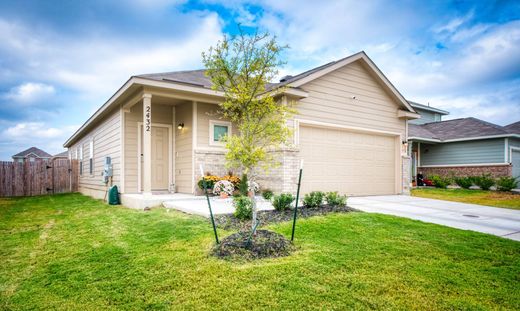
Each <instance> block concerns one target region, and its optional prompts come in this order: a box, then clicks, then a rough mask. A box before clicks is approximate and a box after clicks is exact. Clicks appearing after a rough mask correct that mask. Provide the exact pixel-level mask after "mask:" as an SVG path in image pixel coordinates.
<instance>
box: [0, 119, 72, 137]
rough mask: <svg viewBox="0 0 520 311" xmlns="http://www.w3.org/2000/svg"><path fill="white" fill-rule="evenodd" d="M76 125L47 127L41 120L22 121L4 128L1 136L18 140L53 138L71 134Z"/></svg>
mask: <svg viewBox="0 0 520 311" xmlns="http://www.w3.org/2000/svg"><path fill="white" fill-rule="evenodd" d="M76 128H77V127H76V126H65V127H63V128H55V127H49V126H48V125H47V124H45V123H43V122H22V123H18V124H16V125H14V126H11V127H8V128H6V129H5V130H4V131H3V133H2V136H3V137H5V138H7V139H11V140H18V141H29V140H36V141H37V140H40V139H44V140H46V139H55V138H62V137H64V136H67V135H70V134H72V132H73V131H74V129H76Z"/></svg>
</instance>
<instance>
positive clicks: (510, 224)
mask: <svg viewBox="0 0 520 311" xmlns="http://www.w3.org/2000/svg"><path fill="white" fill-rule="evenodd" d="M519 199H520V196H519ZM348 205H349V206H351V207H353V208H356V209H359V210H361V211H364V212H369V213H381V214H388V215H395V216H400V217H406V218H411V219H417V220H421V221H424V222H430V223H434V224H439V225H444V226H448V227H453V228H458V229H463V230H473V231H478V232H483V233H489V234H493V235H497V236H500V237H504V238H508V239H512V240H516V241H520V210H511V209H505V208H497V207H489V206H482V205H476V204H466V203H458V202H449V201H442V200H433V199H426V198H418V197H412V196H404V195H388V196H370V197H351V198H349V199H348Z"/></svg>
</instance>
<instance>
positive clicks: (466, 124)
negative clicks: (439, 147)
mask: <svg viewBox="0 0 520 311" xmlns="http://www.w3.org/2000/svg"><path fill="white" fill-rule="evenodd" d="M510 136H518V137H520V135H517V134H514V133H511V132H510V131H508V130H507V129H506V128H505V127H503V126H500V125H497V124H493V123H490V122H486V121H483V120H480V119H477V118H462V119H454V120H448V121H440V122H431V123H426V124H422V125H413V124H410V125H409V127H408V137H409V139H417V140H420V139H424V140H433V141H438V142H450V141H459V140H474V139H486V138H494V137H510Z"/></svg>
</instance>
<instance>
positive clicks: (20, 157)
mask: <svg viewBox="0 0 520 311" xmlns="http://www.w3.org/2000/svg"><path fill="white" fill-rule="evenodd" d="M12 158H13V161H14V162H19V163H24V162H26V161H29V162H39V161H49V160H50V159H51V158H52V155H50V154H49V153H47V152H45V151H43V150H41V149H40V148H36V147H31V148H28V149H26V150H24V151H21V152H19V153H17V154H15V155H14V156H12Z"/></svg>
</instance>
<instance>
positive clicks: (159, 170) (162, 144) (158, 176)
mask: <svg viewBox="0 0 520 311" xmlns="http://www.w3.org/2000/svg"><path fill="white" fill-rule="evenodd" d="M141 129H142V127H141ZM151 136H152V154H151V160H152V190H155V191H159V190H169V187H168V185H169V179H170V159H169V148H170V143H171V142H170V137H169V128H168V127H163V126H152V134H151ZM142 147H143V146H142V144H141V154H142V153H143V151H142ZM142 161H143V158H142V156H141V168H142V167H143V162H142ZM143 176H144V174H143V172H142V171H141V185H143ZM141 187H142V186H141ZM141 190H142V189H141Z"/></svg>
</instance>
